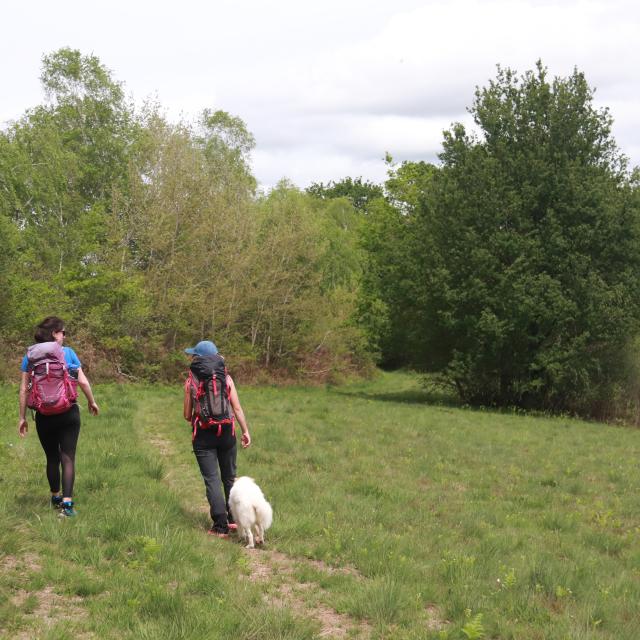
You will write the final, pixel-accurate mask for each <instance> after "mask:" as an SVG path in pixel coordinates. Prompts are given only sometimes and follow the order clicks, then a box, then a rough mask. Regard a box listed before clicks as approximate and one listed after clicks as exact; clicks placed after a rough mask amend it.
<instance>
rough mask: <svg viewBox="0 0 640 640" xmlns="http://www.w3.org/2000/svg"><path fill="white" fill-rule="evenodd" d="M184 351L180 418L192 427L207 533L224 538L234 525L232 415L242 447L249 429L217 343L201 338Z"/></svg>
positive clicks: (234, 473)
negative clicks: (185, 372)
mask: <svg viewBox="0 0 640 640" xmlns="http://www.w3.org/2000/svg"><path fill="white" fill-rule="evenodd" d="M185 353H187V354H188V355H190V356H191V365H190V367H189V377H188V378H187V380H186V382H185V387H184V418H185V420H187V421H188V422H189V423H190V424H191V427H192V442H193V452H194V454H195V456H196V460H197V461H198V466H199V467H200V473H201V474H202V478H203V480H204V484H205V488H206V493H207V500H208V502H209V507H210V515H211V519H212V520H213V525H212V527H211V528H210V529H209V531H208V533H209V534H210V535H213V536H216V537H218V538H227V537H229V531H230V530H235V529H236V528H237V527H236V525H235V523H234V522H233V520H232V518H231V512H230V510H229V492H230V491H231V487H232V486H233V482H234V480H235V477H236V455H237V444H236V435H235V422H236V420H237V421H238V423H239V424H240V428H241V429H242V437H241V443H242V447H243V448H245V449H246V448H247V447H248V446H250V445H251V435H250V434H249V427H248V426H247V421H246V418H245V416H244V411H243V410H242V406H241V405H240V399H239V398H238V392H237V390H236V387H235V384H234V382H233V378H232V377H231V376H230V375H229V373H228V371H227V367H226V365H225V361H224V358H223V357H222V356H221V355H220V354H219V353H218V348H217V347H216V345H215V344H214V343H213V342H211V341H209V340H202V341H201V342H198V344H196V346H195V347H190V348H188V349H185ZM223 489H224V493H223Z"/></svg>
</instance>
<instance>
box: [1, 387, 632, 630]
mask: <svg viewBox="0 0 640 640" xmlns="http://www.w3.org/2000/svg"><path fill="white" fill-rule="evenodd" d="M97 393H98V395H99V401H100V404H101V407H102V409H103V414H102V415H101V416H99V417H98V418H96V419H93V418H90V417H88V416H87V415H86V413H85V414H83V427H82V433H81V438H80V445H79V450H78V476H77V483H76V498H77V505H78V511H79V516H78V518H77V519H76V520H74V521H63V522H61V521H60V520H59V519H58V518H57V517H56V515H55V514H54V513H52V512H51V511H50V510H49V508H48V505H47V499H48V498H47V487H46V481H45V478H44V456H43V454H42V451H41V450H40V446H39V443H38V442H37V437H36V435H35V433H34V432H32V433H31V434H30V435H29V438H28V439H27V440H26V441H19V440H18V438H17V436H16V434H15V427H16V420H15V417H16V395H15V388H10V387H3V388H0V421H1V422H0V424H2V426H3V429H2V431H1V432H0V433H1V439H0V487H1V488H2V489H3V490H2V491H0V638H6V639H9V638H11V639H12V640H13V638H20V639H22V638H34V639H37V640H39V639H46V640H63V639H67V638H68V639H71V638H74V639H76V638H81V639H83V638H87V639H89V638H113V639H118V640H119V639H121V638H125V639H128V638H132V639H133V638H136V639H138V638H142V639H143V640H144V639H151V638H153V639H155V638H169V639H171V638H176V639H177V638H180V639H193V640H196V639H197V640H201V639H202V638H228V637H237V638H243V639H244V638H247V639H250V640H251V639H264V640H276V639H278V640H280V639H285V640H286V639H291V640H294V639H295V640H300V639H302V640H304V639H307V638H308V639H311V638H321V637H325V638H326V637H335V638H363V639H364V638H370V639H371V640H376V639H379V638H380V639H381V638H394V640H398V639H407V640H418V639H420V640H423V639H425V638H427V639H438V640H445V639H450V640H460V639H461V640H464V639H466V638H470V637H475V638H493V639H496V640H497V639H501V640H508V639H513V638H527V640H529V639H531V640H536V639H540V640H543V639H544V640H568V639H571V640H587V639H588V640H596V639H598V640H614V639H615V640H637V638H638V637H640V634H639V632H638V625H637V621H636V618H637V603H638V602H639V601H640V469H639V466H638V464H637V460H638V454H639V453H640V432H639V431H637V430H633V429H625V428H619V427H612V426H608V425H602V424H596V423H586V422H582V421H577V420H571V419H566V418H548V417H544V416H526V415H517V414H511V413H498V412H491V411H473V410H469V409H466V408H461V407H457V406H455V405H454V404H452V403H451V402H450V400H449V399H448V398H446V397H443V396H438V395H437V394H433V393H427V392H425V391H422V390H421V389H420V386H419V382H418V379H417V378H416V377H415V376H411V375H404V374H384V375H381V376H380V377H379V378H378V379H376V380H374V381H371V382H367V383H361V384H354V385H350V386H347V387H342V388H327V389H325V388H287V389H280V388H242V387H241V388H240V395H241V399H242V402H243V406H244V408H245V412H246V414H247V416H248V419H249V422H250V425H251V429H252V436H253V439H254V444H253V446H252V447H251V448H250V449H249V450H246V451H240V452H239V456H238V471H239V473H240V474H242V475H250V476H252V477H254V478H255V479H256V480H257V481H258V483H259V484H260V486H261V487H262V488H263V490H264V492H265V494H266V496H267V498H268V499H269V501H270V502H271V504H272V506H273V508H274V524H273V527H272V528H271V529H270V530H269V532H268V534H267V544H266V548H264V549H258V550H255V551H253V552H251V551H248V550H245V549H244V547H243V546H242V545H241V544H239V543H237V542H234V541H226V540H218V539H211V538H210V537H208V536H206V534H205V531H206V529H207V527H208V525H209V517H208V506H207V503H206V499H205V495H204V486H203V483H202V480H201V478H200V475H199V472H198V469H197V465H196V462H195V460H194V457H193V453H192V452H191V443H190V434H189V427H188V425H186V423H184V421H183V420H182V418H181V415H180V414H181V394H180V389H179V388H168V387H167V388H158V387H153V388H151V387H138V386H124V387H122V386H108V385H107V386H103V387H99V388H98V390H97Z"/></svg>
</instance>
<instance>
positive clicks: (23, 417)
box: [18, 371, 29, 438]
mask: <svg viewBox="0 0 640 640" xmlns="http://www.w3.org/2000/svg"><path fill="white" fill-rule="evenodd" d="M28 385H29V374H28V373H26V372H25V371H23V372H22V377H21V378H20V392H19V398H20V420H19V422H18V434H19V435H20V437H21V438H24V437H25V436H26V435H27V432H28V431H29V424H28V423H27V393H28V391H27V387H28Z"/></svg>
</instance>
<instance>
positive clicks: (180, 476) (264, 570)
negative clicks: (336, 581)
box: [148, 432, 372, 640]
mask: <svg viewBox="0 0 640 640" xmlns="http://www.w3.org/2000/svg"><path fill="white" fill-rule="evenodd" d="M148 442H149V443H150V444H151V445H152V446H153V447H155V448H156V449H157V450H158V452H159V453H160V455H161V456H162V457H163V458H166V459H169V458H171V459H172V460H173V461H175V459H176V458H175V447H174V445H173V443H172V442H171V441H170V440H168V439H166V438H164V437H163V436H162V435H160V434H158V433H157V432H156V433H154V434H153V436H152V437H149V439H148ZM168 466H169V465H168ZM170 466H171V471H170V472H168V474H167V476H166V477H165V482H167V484H169V485H170V486H172V488H173V489H174V490H175V489H176V482H178V484H179V485H180V487H181V488H180V493H181V494H182V495H184V494H185V493H186V495H189V494H191V493H194V494H195V490H194V487H195V486H197V487H198V488H200V485H199V484H196V483H194V480H198V481H200V478H199V476H198V475H197V472H196V471H195V466H194V467H193V468H188V469H187V468H186V465H184V467H185V468H176V466H175V462H172V464H171V465H170ZM200 501H201V491H199V492H198V496H197V499H196V497H195V495H194V501H193V504H198V502H200ZM202 509H204V510H205V511H208V509H207V507H206V506H204V507H201V506H198V507H194V510H196V511H201V510H202ZM274 517H275V518H277V517H278V516H277V513H276V514H274ZM243 552H244V553H245V554H246V557H247V561H248V567H249V573H248V575H247V576H246V579H247V580H250V581H251V582H260V583H263V584H264V589H265V595H264V599H265V602H267V603H268V604H270V605H271V606H273V607H280V608H283V609H288V610H289V611H291V612H292V613H293V614H294V615H296V616H298V617H301V618H304V619H312V620H315V621H316V622H317V623H318V624H319V626H320V631H319V633H318V637H321V638H357V639H361V640H366V639H368V638H370V637H371V635H372V628H371V625H370V624H369V623H367V622H366V621H361V620H357V619H355V618H353V617H351V616H349V615H347V614H344V613H340V612H338V611H336V610H335V609H332V608H331V607H329V606H327V605H325V604H323V603H322V602H323V600H325V599H326V597H325V596H326V595H328V592H327V591H326V590H324V589H322V587H321V586H320V585H318V584H317V583H315V582H300V581H299V580H297V578H296V576H295V573H296V568H297V567H300V566H305V565H306V566H308V567H310V568H313V569H314V570H315V571H318V572H321V573H326V574H329V575H330V574H335V573H343V574H347V575H351V576H354V577H355V578H356V579H358V580H364V577H363V576H361V575H360V574H359V573H358V572H357V570H355V569H353V568H349V567H345V568H336V567H331V566H329V565H327V564H325V563H323V562H320V561H317V560H309V559H307V558H293V557H290V556H288V555H286V554H284V553H281V552H279V551H276V550H273V549H266V548H258V549H243Z"/></svg>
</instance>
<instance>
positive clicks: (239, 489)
mask: <svg viewBox="0 0 640 640" xmlns="http://www.w3.org/2000/svg"><path fill="white" fill-rule="evenodd" d="M229 507H230V508H231V513H232V514H233V519H234V520H235V522H236V524H237V525H238V534H239V535H240V537H241V538H243V539H244V540H246V541H247V549H253V548H254V546H255V545H254V542H255V544H262V543H263V542H264V532H265V531H266V530H267V529H268V528H269V527H270V526H271V521H272V520H273V512H272V510H271V505H270V504H269V503H268V502H267V501H266V500H265V497H264V495H263V493H262V491H261V490H260V487H259V486H258V485H257V484H256V483H255V482H254V481H253V479H252V478H249V477H248V476H241V477H240V478H238V479H237V480H236V481H235V482H234V483H233V487H231V492H230V493H229Z"/></svg>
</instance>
